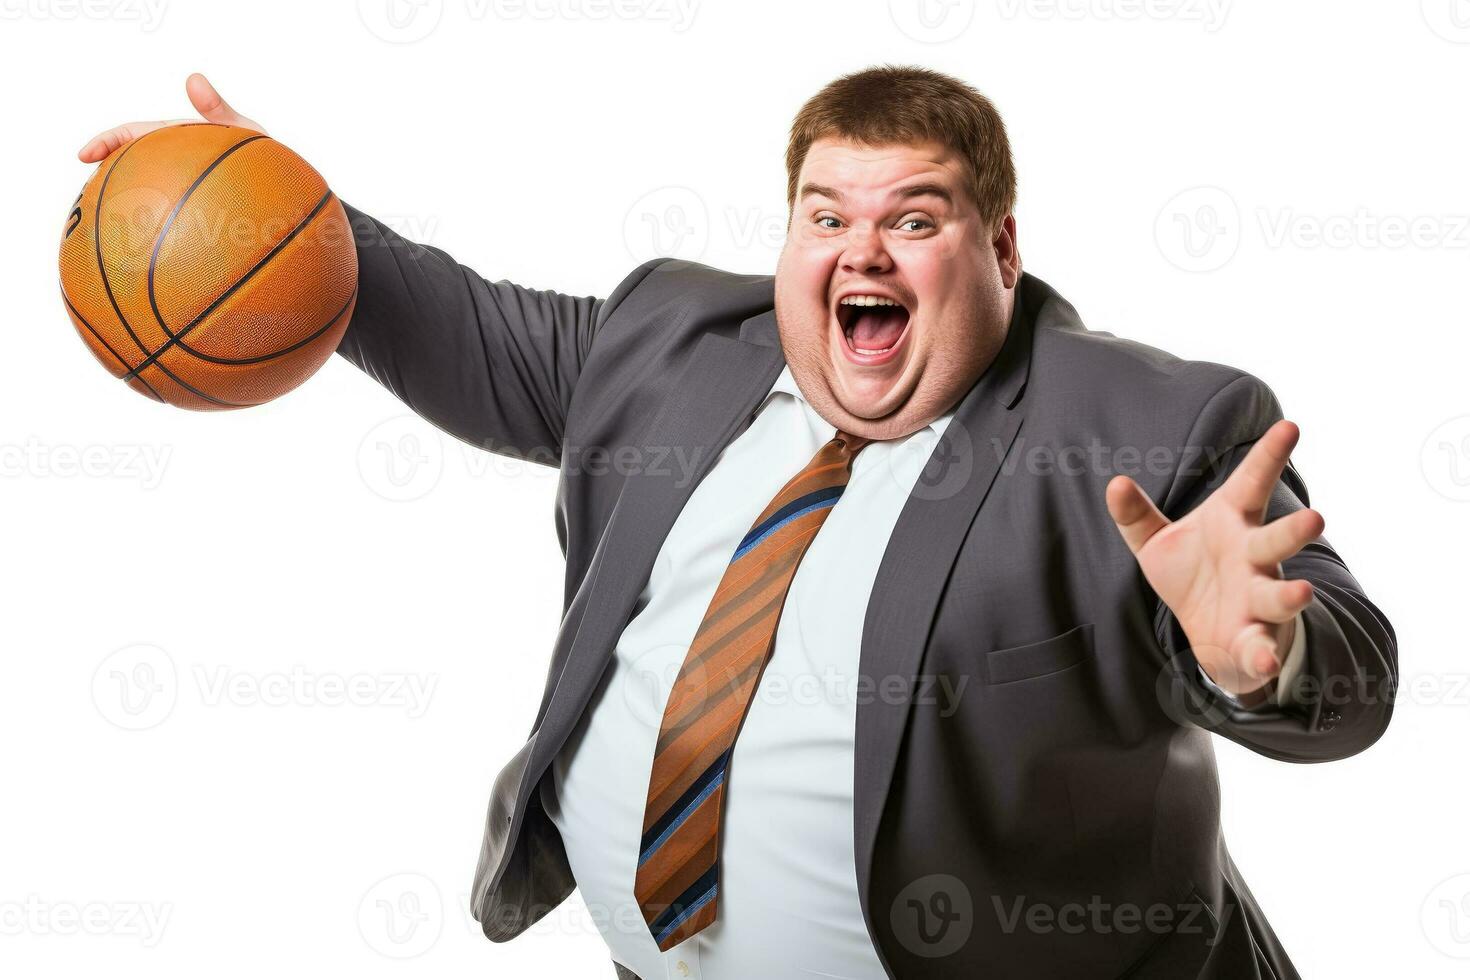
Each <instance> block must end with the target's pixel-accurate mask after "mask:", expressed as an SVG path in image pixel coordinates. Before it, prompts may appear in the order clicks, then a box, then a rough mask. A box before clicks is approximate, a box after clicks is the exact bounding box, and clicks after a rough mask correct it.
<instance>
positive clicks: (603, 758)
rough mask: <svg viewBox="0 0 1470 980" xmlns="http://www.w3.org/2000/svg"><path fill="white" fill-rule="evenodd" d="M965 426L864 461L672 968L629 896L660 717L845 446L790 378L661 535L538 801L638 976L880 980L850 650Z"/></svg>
mask: <svg viewBox="0 0 1470 980" xmlns="http://www.w3.org/2000/svg"><path fill="white" fill-rule="evenodd" d="M953 415H954V411H953V409H951V411H949V412H947V413H945V414H944V415H942V416H941V417H940V418H938V419H936V420H935V421H934V422H932V423H930V424H929V425H928V426H925V427H924V428H922V429H919V430H918V431H916V432H913V433H910V434H909V435H907V436H905V437H903V438H900V439H893V440H888V441H882V442H874V443H871V444H869V445H867V446H865V447H864V448H863V449H862V451H861V452H859V453H858V454H857V456H856V458H855V459H854V460H853V468H852V475H851V478H850V480H849V482H848V485H847V487H846V489H845V490H844V492H843V495H842V499H841V501H840V502H839V505H838V506H837V507H834V508H833V509H832V510H831V512H830V513H829V514H828V516H827V519H826V522H825V523H824V524H823V525H822V528H821V530H820V531H819V532H818V533H817V535H816V537H815V538H814V539H813V540H812V543H811V545H810V546H809V547H808V549H807V552H806V554H805V556H804V557H803V558H802V560H801V563H800V565H798V567H797V571H796V576H795V578H794V579H793V580H792V583H791V588H790V591H789V592H788V594H787V600H786V604H785V607H784V609H783V611H782V615H781V621H780V624H779V625H778V627H777V631H776V639H775V647H774V649H773V651H772V653H771V657H770V660H769V661H768V663H767V664H766V667H765V670H764V672H763V673H762V675H761V678H760V682H759V685H758V686H757V688H756V692H755V694H754V696H753V698H752V700H751V704H750V708H749V711H748V713H747V715H746V718H745V722H744V727H743V728H742V729H741V731H740V734H739V736H738V738H737V739H736V741H735V747H734V751H733V754H732V757H731V760H730V774H729V787H728V790H727V793H726V797H725V802H724V816H723V823H722V827H721V832H720V878H719V893H718V897H717V911H716V917H715V922H714V923H713V924H712V925H710V926H709V927H708V928H706V929H704V930H703V931H701V932H700V933H698V934H696V935H694V936H692V937H691V938H689V939H687V940H685V941H684V942H682V943H680V944H679V945H677V946H675V947H674V948H673V949H671V950H669V951H668V952H667V953H665V952H661V951H660V950H659V949H658V947H657V945H655V943H654V941H653V937H652V936H651V935H650V934H649V931H648V927H647V926H646V925H645V924H644V921H643V916H642V913H641V912H640V911H639V909H638V904H637V902H636V900H635V899H634V896H633V883H634V877H635V873H636V870H637V857H638V852H639V847H640V841H641V838H642V835H643V816H644V807H645V804H646V800H647V793H648V778H649V771H650V768H651V766H652V761H653V751H654V745H655V743H656V741H657V739H658V732H659V727H660V725H661V723H662V720H663V712H664V705H665V703H666V702H667V700H668V696H669V691H670V689H671V687H672V685H673V682H674V680H675V679H676V678H677V676H678V672H679V667H680V665H681V664H682V663H683V661H684V656H685V653H686V651H687V650H688V648H689V644H690V643H691V642H692V641H693V639H694V634H695V632H696V631H697V630H698V628H699V624H700V622H701V621H702V620H703V618H704V613H705V611H706V610H707V609H708V607H709V603H710V600H711V598H712V597H713V596H714V593H715V589H716V587H717V586H718V585H719V583H720V579H721V578H722V577H723V575H724V573H725V569H726V567H727V566H728V565H729V562H730V557H731V555H733V554H734V552H735V548H736V547H737V545H738V544H739V542H740V540H741V538H743V537H744V536H745V534H746V532H747V531H749V530H750V527H751V525H752V524H753V523H754V522H755V519H756V517H758V516H759V515H760V512H761V511H762V510H763V509H764V508H765V507H766V505H767V504H769V503H770V501H771V499H772V498H774V497H775V495H776V493H777V492H778V491H779V490H780V489H781V487H782V486H784V485H785V484H786V482H787V481H788V480H790V479H791V478H792V477H794V476H795V475H796V474H797V473H798V472H800V471H801V469H802V468H803V467H804V466H806V465H807V463H809V462H810V461H811V459H812V457H813V456H814V455H815V454H816V452H817V450H818V449H819V448H820V447H821V446H822V445H823V444H824V443H826V442H827V441H828V440H829V439H831V438H832V436H833V435H834V434H835V432H836V429H835V427H834V426H833V425H832V424H831V423H829V422H827V421H825V420H824V419H823V418H822V417H821V416H820V415H818V414H817V413H816V411H815V410H813V409H812V407H811V406H810V405H808V404H807V402H806V400H805V399H804V398H803V397H802V395H801V392H800V390H799V389H798V388H797V386H796V383H795V380H794V379H793V377H792V374H791V369H790V367H789V366H788V367H785V368H783V369H782V371H781V374H780V376H779V377H778V378H777V379H776V381H775V384H774V385H772V387H771V391H770V393H769V394H768V395H767V396H766V400H765V401H764V402H762V404H761V407H760V409H759V411H758V414H757V415H756V417H755V419H754V420H753V421H752V422H751V424H750V426H749V427H748V428H747V429H746V430H745V431H744V432H743V433H741V434H740V435H739V436H737V437H736V438H735V439H734V440H733V441H732V442H731V443H730V444H729V445H728V446H727V447H726V448H725V449H724V451H723V452H721V454H720V455H719V456H718V457H717V458H716V460H715V461H714V464H713V466H712V467H711V468H710V470H709V472H708V474H707V475H706V476H705V478H704V479H703V480H702V481H701V482H700V484H699V485H698V486H697V487H695V489H694V491H693V493H692V494H691V496H690V498H689V501H688V502H687V503H686V504H685V506H684V509H683V510H682V511H681V512H680V514H679V516H678V518H677V520H676V521H675V522H674V525H673V527H672V528H671V530H670V531H669V534H668V537H667V538H665V540H664V542H663V545H662V547H661V548H660V550H659V553H658V557H657V559H656V560H655V562H654V565H653V570H652V572H651V573H650V575H649V579H648V582H647V584H646V585H645V586H644V589H643V591H642V593H641V594H640V596H639V599H638V604H637V606H636V607H635V609H634V615H633V618H632V619H631V621H630V622H629V623H628V625H627V627H626V628H625V629H624V630H623V633H622V635H621V637H620V638H619V640H618V644H617V648H616V652H615V655H614V658H613V662H612V663H611V664H610V665H609V666H608V669H607V671H606V672H605V673H604V674H603V676H602V680H601V681H600V683H599V685H598V688H597V690H596V691H595V692H594V694H593V696H592V700H591V701H590V702H589V704H588V706H587V710H586V711H584V712H583V714H582V717H581V719H580V720H579V722H578V724H577V726H576V728H575V729H574V730H573V732H572V733H571V735H570V737H569V738H568V739H567V742H566V745H565V746H563V748H562V749H561V751H560V752H559V753H558V755H557V756H556V758H555V759H554V760H553V762H552V766H551V769H552V774H553V780H554V782H555V796H554V797H553V796H552V795H551V794H550V793H547V792H544V791H543V794H542V802H543V804H544V806H545V808H546V812H547V814H548V815H549V816H550V818H551V819H552V821H553V822H554V823H555V824H556V827H557V829H558V830H559V831H560V832H561V837H562V841H563V843H564V844H565V846H566V852H567V860H568V863H569V864H570V866H571V869H572V874H573V876H574V877H575V878H576V881H577V887H578V889H579V890H580V891H581V893H582V898H583V900H584V901H585V902H586V905H587V908H588V910H589V912H590V913H591V915H592V917H593V919H594V921H595V922H596V923H597V927H598V929H599V931H600V932H601V933H602V936H603V938H604V939H605V940H606V942H607V944H608V946H609V948H610V949H611V951H612V956H613V958H614V959H615V960H617V961H618V962H619V963H621V964H623V965H624V966H626V967H628V968H629V969H631V970H633V971H634V972H635V973H637V974H638V976H639V977H641V978H642V980H666V978H678V980H700V978H703V980H750V978H753V977H797V978H799V977H812V978H822V980H829V978H844V980H869V978H872V980H885V978H886V974H885V973H884V970H883V967H882V965H881V964H880V962H879V960H878V956H877V953H876V952H875V951H874V948H873V943H872V940H871V938H870V937H869V936H868V931H867V927H866V925H865V923H864V922H863V915H862V908H861V906H860V904H859V899H858V887H857V871H856V866H855V862H854V855H853V797H852V794H853V745H854V727H855V724H856V719H857V698H858V697H860V696H862V694H861V692H860V691H859V690H858V688H857V679H858V655H859V651H860V647H861V640H862V629H863V618H864V613H865V612H866V609H867V602H868V595H869V593H870V592H871V591H872V587H873V582H874V580H875V578H876V576H877V572H878V565H879V562H880V561H881V559H882V557H883V552H884V550H885V549H886V548H887V546H888V538H889V536H890V534H891V533H892V530H893V527H894V525H895V523H897V521H898V516H899V513H900V511H902V509H903V506H904V504H905V502H906V501H907V499H908V496H909V492H910V490H911V489H912V488H913V486H914V483H915V482H916V481H917V479H918V477H919V474H920V472H921V471H922V470H923V468H924V463H925V462H926V461H927V460H928V458H929V456H930V455H931V453H932V452H933V449H934V446H935V444H936V443H937V442H938V441H939V437H940V435H941V434H942V433H943V432H944V429H945V427H946V426H947V425H948V424H949V422H950V419H951V418H952V417H953ZM1298 625H1299V626H1300V624H1298ZM1301 632H1303V631H1302V630H1301V629H1299V630H1298V633H1299V634H1300V633H1301ZM542 786H543V790H544V789H545V788H546V784H545V783H543V784H542Z"/></svg>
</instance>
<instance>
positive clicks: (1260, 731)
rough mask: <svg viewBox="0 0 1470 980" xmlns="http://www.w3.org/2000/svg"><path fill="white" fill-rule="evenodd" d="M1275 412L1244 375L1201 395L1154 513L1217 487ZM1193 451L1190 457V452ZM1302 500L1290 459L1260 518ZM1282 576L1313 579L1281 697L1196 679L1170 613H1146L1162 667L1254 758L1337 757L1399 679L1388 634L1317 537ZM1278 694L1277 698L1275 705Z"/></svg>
mask: <svg viewBox="0 0 1470 980" xmlns="http://www.w3.org/2000/svg"><path fill="white" fill-rule="evenodd" d="M1281 418H1282V413H1281V407H1280V405H1279V403H1278V402H1277V400H1276V397H1275V395H1274V394H1273V393H1272V392H1271V390H1270V389H1269V388H1268V387H1267V386H1266V385H1265V383H1263V382H1261V381H1260V380H1259V379H1257V378H1254V377H1251V376H1250V375H1244V376H1242V377H1239V378H1236V379H1235V380H1234V381H1232V382H1230V383H1229V384H1227V385H1225V387H1224V388H1222V389H1220V390H1219V391H1218V392H1216V393H1215V395H1214V396H1213V397H1212V398H1211V399H1210V400H1209V401H1208V403H1207V404H1206V405H1205V406H1204V408H1203V410H1202V411H1201V412H1200V414H1199V417H1198V418H1197V419H1196V421H1195V423H1194V426H1193V428H1192V429H1191V432H1190V434H1189V436H1188V438H1187V439H1186V442H1185V446H1186V450H1187V451H1186V459H1185V461H1184V463H1185V465H1181V468H1180V472H1179V474H1178V475H1177V476H1176V478H1175V480H1174V482H1173V484H1172V485H1171V486H1170V488H1169V490H1168V491H1167V493H1166V495H1165V499H1164V501H1163V503H1162V504H1161V505H1160V510H1162V511H1163V513H1164V514H1165V515H1166V516H1167V517H1169V518H1170V519H1173V520H1177V519H1179V518H1181V517H1183V516H1184V515H1185V514H1187V513H1189V512H1190V511H1191V510H1193V509H1194V508H1195V507H1196V506H1198V505H1199V504H1200V503H1202V502H1203V501H1204V500H1205V499H1206V498H1207V497H1209V495H1210V494H1211V493H1213V492H1215V491H1216V490H1218V489H1219V488H1220V486H1221V484H1223V483H1224V481H1225V480H1226V479H1227V478H1228V477H1229V476H1230V475H1231V474H1232V473H1233V472H1235V470H1236V468H1237V467H1238V466H1239V465H1240V463H1241V461H1242V460H1244V458H1245V456H1246V454H1247V453H1249V451H1250V449H1251V447H1252V446H1253V445H1255V443H1256V441H1257V440H1258V439H1259V438H1260V437H1261V436H1262V435H1263V434H1264V433H1265V431H1266V430H1267V429H1269V428H1271V426H1272V425H1273V424H1275V422H1276V421H1277V420H1279V419H1281ZM1191 454H1193V455H1191ZM1309 506H1310V500H1309V497H1308V494H1307V488H1306V484H1305V482H1304V481H1303V480H1302V478H1301V474H1300V473H1298V472H1297V470H1296V467H1295V466H1293V465H1292V464H1291V463H1290V462H1289V461H1288V462H1287V464H1286V466H1285V468H1284V469H1283V471H1282V473H1281V477H1280V479H1278V480H1277V481H1276V483H1275V486H1274V487H1273V488H1272V489H1271V492H1270V498H1269V501H1268V503H1267V505H1266V512H1265V517H1264V520H1263V523H1264V524H1269V523H1270V522H1272V521H1274V520H1277V519H1278V518H1281V517H1284V516H1286V515H1288V514H1291V513H1293V512H1295V511H1298V510H1302V509H1303V508H1306V507H1309ZM1281 570H1282V576H1283V578H1284V579H1288V580H1289V579H1305V580H1307V581H1309V582H1310V583H1311V584H1312V590H1313V594H1312V598H1311V601H1310V603H1308V604H1307V606H1306V607H1305V608H1304V609H1302V610H1301V614H1300V615H1301V626H1302V627H1304V632H1305V646H1304V650H1303V660H1302V663H1301V667H1300V669H1299V671H1297V673H1296V677H1295V679H1294V680H1291V681H1290V689H1289V690H1288V691H1286V692H1285V694H1284V695H1283V696H1282V697H1280V698H1273V699H1270V700H1268V701H1267V702H1266V703H1265V704H1262V705H1259V706H1257V707H1253V708H1242V707H1239V706H1238V705H1237V704H1233V703H1231V701H1230V700H1228V699H1225V698H1221V697H1219V696H1218V695H1217V694H1215V693H1214V692H1213V691H1211V690H1210V685H1204V684H1202V683H1201V682H1200V680H1199V677H1198V674H1197V670H1198V668H1197V664H1196V661H1195V659H1194V656H1193V654H1192V653H1191V652H1190V650H1189V640H1188V638H1187V636H1186V635H1185V633H1184V630H1183V628H1182V627H1181V626H1180V624H1179V621H1178V619H1177V618H1176V617H1175V615H1174V613H1173V611H1172V610H1170V609H1169V607H1168V606H1167V605H1165V604H1164V603H1163V602H1162V601H1159V602H1158V603H1157V608H1156V615H1155V619H1154V623H1155V628H1156V633H1157V636H1158V640H1159V643H1160V645H1161V646H1162V648H1163V650H1164V653H1165V655H1166V656H1167V658H1168V664H1169V667H1168V668H1166V669H1173V670H1176V671H1179V672H1181V674H1182V676H1181V681H1182V682H1184V683H1188V684H1190V685H1193V686H1194V688H1195V689H1196V690H1197V691H1198V692H1199V693H1200V694H1201V696H1202V697H1204V698H1206V699H1207V700H1208V701H1209V703H1210V708H1209V710H1206V711H1203V712H1194V713H1193V716H1194V717H1198V718H1202V719H1204V723H1205V724H1207V726H1208V727H1209V728H1211V730H1213V731H1217V732H1219V733H1220V734H1221V735H1223V736H1225V737H1226V738H1229V739H1231V740H1232V741H1235V742H1239V743H1240V744H1242V745H1244V746H1246V747H1247V748H1250V749H1252V750H1254V751H1256V752H1260V753H1261V754H1263V755H1267V756H1270V757H1272V758H1277V759H1285V760H1288V761H1294V762H1323V761H1328V760H1332V759H1340V758H1345V757H1347V756H1350V755H1353V754H1355V753H1357V752H1361V751H1362V750H1363V749H1365V748H1367V747H1368V746H1369V745H1371V744H1373V742H1375V741H1376V740H1377V739H1378V737H1379V736H1380V735H1382V734H1383V732H1384V730H1385V729H1386V728H1387V726H1388V721H1389V718H1390V716H1391V714H1392V711H1393V697H1394V691H1395V688H1396V685H1397V680H1398V652H1397V639H1396V637H1395V635H1394V631H1393V627H1392V625H1391V624H1390V623H1389V621H1388V619H1387V617H1385V616H1384V615H1383V613H1382V612H1380V611H1379V609H1378V608H1377V607H1376V606H1375V605H1373V603H1372V602H1370V601H1369V600H1368V598H1367V596H1366V595H1364V593H1363V589H1362V587H1361V586H1360V585H1359V584H1358V582H1357V580H1356V579H1355V578H1354V577H1353V575H1352V573H1351V572H1350V571H1348V568H1347V565H1346V564H1345V563H1344V562H1343V560H1342V559H1341V558H1340V557H1339V556H1338V554H1337V552H1336V551H1334V550H1333V548H1332V546H1331V545H1330V544H1328V542H1327V539H1326V538H1324V537H1321V536H1320V535H1319V536H1318V537H1316V538H1315V539H1313V540H1312V541H1309V542H1308V543H1307V544H1306V545H1304V546H1303V547H1302V548H1301V550H1300V551H1298V552H1297V553H1296V554H1294V555H1291V556H1290V557H1288V558H1286V559H1285V560H1284V561H1282V562H1281ZM1277 701H1281V702H1283V703H1279V704H1278V703H1276V702H1277Z"/></svg>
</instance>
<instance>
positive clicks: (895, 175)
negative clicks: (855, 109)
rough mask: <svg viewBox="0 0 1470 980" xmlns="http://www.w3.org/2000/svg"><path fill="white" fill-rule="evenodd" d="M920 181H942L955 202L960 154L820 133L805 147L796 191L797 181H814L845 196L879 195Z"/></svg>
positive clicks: (934, 146)
mask: <svg viewBox="0 0 1470 980" xmlns="http://www.w3.org/2000/svg"><path fill="white" fill-rule="evenodd" d="M918 182H924V183H929V182H933V183H936V184H942V185H944V186H945V187H948V188H949V189H950V191H951V192H952V193H953V194H954V195H955V199H956V200H958V199H959V197H960V195H961V194H962V193H963V191H964V171H963V167H962V164H961V161H960V158H959V155H958V154H956V153H955V152H954V151H953V150H951V149H950V148H949V147H947V146H944V145H943V144H941V143H937V142H924V143H893V144H886V145H883V146H865V145H862V144H859V143H853V142H850V141H848V140H845V139H840V138H834V137H823V138H822V139H819V140H816V141H815V142H813V143H812V145H811V147H810V148H808V150H807V154H806V159H805V160H803V161H802V165H801V175H800V180H799V182H798V184H799V186H798V192H799V191H800V185H805V184H807V183H814V184H822V185H825V186H827V187H831V188H832V189H834V190H838V191H841V192H842V193H843V195H844V196H864V195H866V196H878V197H881V196H883V195H885V194H887V193H889V192H891V191H893V190H896V189H898V188H899V187H900V186H901V185H905V184H910V183H918Z"/></svg>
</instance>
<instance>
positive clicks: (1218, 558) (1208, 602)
mask: <svg viewBox="0 0 1470 980" xmlns="http://www.w3.org/2000/svg"><path fill="white" fill-rule="evenodd" d="M1299 436H1300V431H1299V430H1298V428H1297V426H1296V425H1295V424H1294V423H1292V422H1289V421H1287V420H1285V419H1281V420H1279V421H1278V422H1276V424H1275V425H1273V426H1271V428H1269V429H1267V430H1266V433H1265V434H1264V435H1263V436H1261V438H1260V439H1259V440H1257V441H1256V443H1255V445H1253V446H1252V447H1251V449H1250V452H1249V453H1247V454H1246V457H1245V459H1244V460H1242V461H1241V463H1240V465H1239V466H1238V467H1236V469H1235V471H1234V472H1233V473H1231V474H1230V477H1229V479H1227V480H1226V481H1225V482H1224V483H1223V484H1222V485H1221V486H1220V487H1219V488H1218V489H1216V490H1215V491H1214V492H1212V493H1211V494H1210V495H1209V496H1208V497H1207V498H1205V500H1204V501H1203V502H1201V503H1200V504H1199V505H1198V506H1197V507H1195V508H1194V509H1193V510H1191V511H1190V512H1189V513H1188V514H1186V515H1185V516H1184V517H1182V518H1180V519H1179V520H1177V521H1170V520H1169V519H1168V518H1167V517H1165V516H1164V515H1163V513H1161V512H1160V511H1159V509H1158V508H1157V507H1156V506H1154V503H1153V501H1152V500H1150V499H1149V497H1148V495H1147V494H1145V493H1144V492H1143V488H1142V487H1140V486H1139V485H1138V484H1137V483H1135V482H1134V481H1133V480H1132V479H1130V478H1129V477H1126V476H1121V475H1120V476H1116V477H1114V478H1113V479H1112V480H1111V481H1110V482H1109V483H1108V486H1107V505H1108V513H1109V514H1110V515H1112V518H1113V522H1114V523H1115V524H1116V525H1117V526H1118V531H1119V533H1121V534H1122V535H1123V540H1124V541H1125V542H1127V544H1128V547H1129V549H1130V550H1131V551H1132V552H1133V556H1134V557H1135V558H1136V559H1137V560H1138V564H1139V567H1140V568H1141V569H1142V571H1143V574H1144V578H1145V579H1147V580H1148V583H1149V585H1150V586H1152V587H1153V590H1154V591H1155V592H1156V593H1158V596H1159V598H1160V599H1162V600H1163V602H1164V603H1165V604H1166V605H1167V606H1168V607H1169V609H1170V610H1171V611H1172V612H1173V613H1174V617H1175V618H1176V619H1177V620H1178V621H1179V625H1180V627H1181V628H1183V630H1184V633H1185V636H1187V637H1188V639H1189V644H1190V647H1191V649H1192V651H1193V653H1194V655H1195V659H1196V660H1198V661H1199V664H1200V666H1201V667H1203V668H1204V670H1205V672H1206V673H1208V674H1209V675H1210V678H1211V679H1212V680H1213V681H1214V682H1215V683H1216V684H1217V685H1218V686H1219V687H1221V688H1222V689H1224V690H1225V691H1227V692H1229V693H1231V694H1244V693H1247V692H1250V691H1255V690H1258V689H1259V688H1261V687H1262V686H1263V685H1265V684H1267V683H1268V682H1270V681H1271V680H1272V679H1273V678H1274V677H1276V675H1277V674H1279V673H1280V672H1281V666H1282V662H1283V661H1284V660H1285V658H1286V651H1287V650H1289V649H1290V648H1291V643H1292V639H1293V636H1294V627H1295V617H1296V614H1297V613H1298V612H1300V611H1301V610H1303V609H1305V608H1306V607H1307V605H1308V604H1309V603H1310V602H1311V601H1312V583H1311V582H1309V581H1307V580H1306V579H1293V580H1290V581H1286V580H1283V578H1282V571H1281V562H1283V561H1285V560H1286V559H1287V558H1290V557H1291V556H1292V555H1294V554H1296V553H1297V552H1298V551H1300V550H1301V549H1302V548H1303V547H1304V546H1305V545H1306V544H1307V543H1308V542H1310V541H1312V540H1313V539H1314V538H1316V537H1317V536H1318V535H1320V534H1321V533H1322V529H1323V527H1324V526H1325V521H1324V520H1323V518H1322V515H1321V514H1319V513H1318V512H1317V511H1315V510H1312V509H1311V508H1303V509H1301V510H1297V511H1293V512H1292V513H1290V514H1287V515H1285V516H1284V517H1280V518H1278V519H1276V520H1274V521H1272V522H1271V523H1269V524H1263V523H1262V521H1263V520H1264V519H1265V516H1266V505H1267V503H1268V502H1269V501H1270V498H1271V490H1272V488H1273V487H1275V485H1276V481H1277V480H1278V479H1279V478H1280V476H1281V473H1282V470H1283V469H1285V467H1286V463H1287V460H1288V459H1289V458H1290V456H1291V451H1292V449H1293V447H1295V446H1296V442H1297V438H1298V437H1299Z"/></svg>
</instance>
